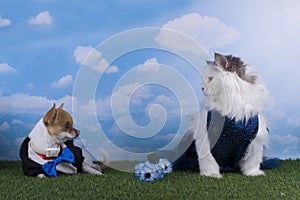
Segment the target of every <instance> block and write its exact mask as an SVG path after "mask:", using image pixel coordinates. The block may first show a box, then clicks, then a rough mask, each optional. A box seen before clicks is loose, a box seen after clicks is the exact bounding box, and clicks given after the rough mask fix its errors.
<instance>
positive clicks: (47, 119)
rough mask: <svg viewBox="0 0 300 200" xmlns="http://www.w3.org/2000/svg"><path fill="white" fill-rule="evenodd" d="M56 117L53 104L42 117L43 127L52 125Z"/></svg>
mask: <svg viewBox="0 0 300 200" xmlns="http://www.w3.org/2000/svg"><path fill="white" fill-rule="evenodd" d="M56 116H57V110H56V108H55V103H54V104H53V106H52V108H51V109H50V110H49V111H48V112H47V113H46V114H45V116H44V117H43V122H44V124H45V126H48V125H49V124H52V123H53V122H54V120H55V118H56Z"/></svg>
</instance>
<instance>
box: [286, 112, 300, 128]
mask: <svg viewBox="0 0 300 200" xmlns="http://www.w3.org/2000/svg"><path fill="white" fill-rule="evenodd" d="M287 123H288V124H289V125H291V126H295V127H300V117H299V113H296V114H294V115H293V116H291V117H289V118H288V120H287Z"/></svg>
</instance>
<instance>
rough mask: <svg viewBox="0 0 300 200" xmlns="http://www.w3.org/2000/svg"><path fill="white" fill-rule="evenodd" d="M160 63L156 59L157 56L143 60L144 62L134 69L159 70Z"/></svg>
mask: <svg viewBox="0 0 300 200" xmlns="http://www.w3.org/2000/svg"><path fill="white" fill-rule="evenodd" d="M159 70H160V64H159V63H158V61H157V58H151V59H148V60H146V61H145V63H144V64H142V65H139V66H138V67H137V69H136V71H137V72H141V71H143V72H151V71H156V72H157V71H159Z"/></svg>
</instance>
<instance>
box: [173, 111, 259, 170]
mask: <svg viewBox="0 0 300 200" xmlns="http://www.w3.org/2000/svg"><path fill="white" fill-rule="evenodd" d="M222 124H223V127H222ZM220 125H221V126H220ZM258 127H259V123H258V116H257V115H256V116H254V117H252V118H250V119H248V120H242V121H235V119H230V118H228V117H226V116H225V117H224V116H222V115H221V114H220V113H219V112H216V111H209V112H208V115H207V129H208V137H209V141H210V146H211V147H212V149H211V153H212V155H213V156H214V158H215V160H216V162H217V163H218V164H219V166H220V170H221V171H236V170H239V166H238V163H239V161H240V160H241V159H242V158H243V157H244V156H245V153H246V150H247V147H248V145H249V144H250V143H251V141H252V140H253V139H254V138H255V137H256V134H257V131H258ZM183 142H184V141H183ZM173 169H175V170H176V169H182V170H199V164H198V156H197V151H196V146H195V141H193V142H192V144H191V145H190V147H189V148H188V149H187V150H186V152H185V153H184V154H183V155H182V156H181V157H179V158H178V159H177V160H176V161H175V162H174V163H173Z"/></svg>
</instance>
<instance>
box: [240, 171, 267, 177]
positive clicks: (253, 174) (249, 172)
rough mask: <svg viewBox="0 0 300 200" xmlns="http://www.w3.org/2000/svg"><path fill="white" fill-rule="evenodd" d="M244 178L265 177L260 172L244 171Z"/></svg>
mask: <svg viewBox="0 0 300 200" xmlns="http://www.w3.org/2000/svg"><path fill="white" fill-rule="evenodd" d="M243 174H244V175H245V176H265V173H264V172H263V171H262V170H256V171H246V172H243Z"/></svg>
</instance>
